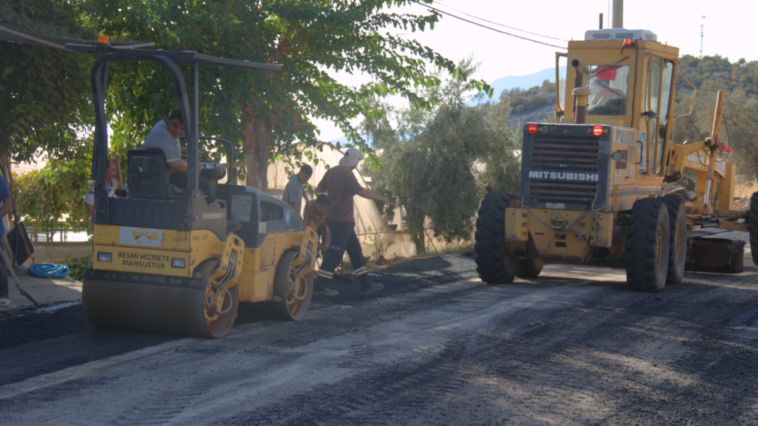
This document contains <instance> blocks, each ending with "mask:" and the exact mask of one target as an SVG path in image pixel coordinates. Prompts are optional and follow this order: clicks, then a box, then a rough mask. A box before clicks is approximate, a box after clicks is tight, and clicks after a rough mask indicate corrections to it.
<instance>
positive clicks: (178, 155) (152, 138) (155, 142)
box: [142, 119, 182, 164]
mask: <svg viewBox="0 0 758 426" xmlns="http://www.w3.org/2000/svg"><path fill="white" fill-rule="evenodd" d="M142 148H158V149H160V150H161V151H163V153H164V154H165V155H166V162H167V163H169V164H171V163H175V162H177V161H182V147H181V145H179V139H176V138H174V137H173V136H171V132H169V131H168V126H167V125H166V120H165V119H163V120H161V121H159V122H157V123H155V125H154V126H153V129H152V130H150V133H148V135H147V137H146V138H145V142H142Z"/></svg>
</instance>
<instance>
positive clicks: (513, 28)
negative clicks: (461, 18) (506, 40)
mask: <svg viewBox="0 0 758 426" xmlns="http://www.w3.org/2000/svg"><path fill="white" fill-rule="evenodd" d="M434 2H435V3H437V4H439V5H442V6H445V7H446V8H448V9H450V10H454V11H456V12H458V13H462V14H464V15H466V16H470V17H472V18H476V19H478V20H480V21H484V22H489V23H490V24H495V25H497V26H500V27H503V28H510V29H512V30H516V31H521V32H522V33H526V34H531V35H536V36H539V37H544V38H549V39H553V40H558V41H568V40H566V39H563V38H557V37H551V36H546V35H544V34H537V33H533V32H531V31H526V30H522V29H519V28H515V27H510V26H508V25H504V24H501V23H498V22H494V21H490V20H487V19H484V18H480V17H478V16H475V15H471V14H468V13H466V12H464V11H462V10H458V9H455V8H452V7H450V6H446V5H444V4H442V2H441V1H439V0H434ZM503 7H506V6H503Z"/></svg>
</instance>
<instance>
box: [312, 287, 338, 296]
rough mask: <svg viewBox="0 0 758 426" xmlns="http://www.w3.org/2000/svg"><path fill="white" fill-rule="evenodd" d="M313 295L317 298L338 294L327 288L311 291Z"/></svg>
mask: <svg viewBox="0 0 758 426" xmlns="http://www.w3.org/2000/svg"><path fill="white" fill-rule="evenodd" d="M313 294H318V295H319V296H336V295H338V294H340V293H339V292H338V291H337V290H330V289H329V287H321V288H317V289H314V290H313Z"/></svg>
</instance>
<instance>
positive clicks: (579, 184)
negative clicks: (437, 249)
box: [475, 28, 758, 291]
mask: <svg viewBox="0 0 758 426" xmlns="http://www.w3.org/2000/svg"><path fill="white" fill-rule="evenodd" d="M678 58H679V49H678V48H676V47H673V46H668V45H666V44H663V43H659V42H658V41H657V40H656V35H655V34H654V33H652V32H650V31H645V30H625V29H620V28H615V29H607V30H598V31H588V32H587V33H586V36H585V40H580V41H571V42H569V48H568V53H566V54H557V55H556V90H557V93H556V115H557V122H556V123H528V124H526V125H524V127H523V147H522V148H523V149H522V159H521V186H520V191H519V194H509V193H505V192H494V193H490V194H488V195H487V196H486V197H485V199H484V200H483V202H482V205H481V207H480V209H479V216H478V219H477V223H476V246H475V252H476V257H475V259H476V263H477V271H478V272H479V275H480V277H481V279H482V280H483V281H485V282H487V283H493V284H494V283H507V282H511V281H512V280H513V279H514V277H515V276H521V277H536V276H537V275H539V273H540V271H541V270H542V266H543V264H544V263H545V262H556V263H575V264H605V265H613V266H624V267H625V268H626V272H627V282H628V285H629V286H630V287H631V288H633V289H637V290H643V291H660V290H662V289H663V288H664V286H665V284H666V283H678V282H680V281H681V280H682V276H683V274H684V270H685V267H686V266H689V267H692V268H706V269H709V270H719V271H724V272H732V273H736V272H742V259H743V254H744V245H745V243H744V242H743V241H732V240H725V239H714V238H707V239H706V238H698V237H693V231H698V230H700V229H703V228H726V229H732V230H744V231H747V230H748V229H749V228H750V232H751V241H752V253H753V259H754V262H756V264H758V223H752V222H751V223H749V220H751V218H750V215H749V214H748V212H741V211H735V210H733V193H734V184H735V173H736V169H735V166H734V164H732V163H730V162H728V161H727V159H726V157H727V155H725V154H726V153H727V152H728V151H730V148H729V147H727V146H726V145H725V144H724V143H723V141H722V140H721V138H720V126H721V112H722V107H723V102H724V93H722V92H720V93H719V95H718V99H717V104H716V108H715V114H714V120H713V126H712V131H711V136H710V137H709V138H707V139H706V140H704V141H698V142H694V143H688V144H677V143H675V142H674V141H673V140H672V137H673V135H674V126H675V125H676V119H677V118H679V117H681V116H676V115H675V114H674V93H675V88H676V82H677V64H678ZM679 78H680V79H682V81H683V82H684V83H685V84H689V83H688V82H687V81H686V80H684V79H683V78H681V77H679ZM569 82H571V83H572V84H569ZM692 88H693V90H695V91H696V88H695V87H694V86H692ZM693 105H694V94H693V98H692V104H691V105H690V112H689V113H690V114H691V113H692V106H693ZM684 115H688V114H684ZM685 170H690V171H692V172H694V173H695V175H696V176H697V179H698V181H697V188H696V190H695V191H694V193H693V191H688V190H687V189H686V188H683V187H680V186H676V182H677V181H679V180H680V179H681V178H682V175H683V173H684V171H685ZM752 206H753V209H758V193H756V194H754V195H753V200H752ZM756 213H758V212H756ZM756 213H753V215H754V216H753V217H752V220H753V222H756V221H758V219H756V217H758V215H756Z"/></svg>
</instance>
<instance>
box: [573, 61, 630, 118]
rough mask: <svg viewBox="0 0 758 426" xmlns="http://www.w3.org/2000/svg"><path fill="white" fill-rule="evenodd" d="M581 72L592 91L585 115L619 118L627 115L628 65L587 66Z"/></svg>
mask: <svg viewBox="0 0 758 426" xmlns="http://www.w3.org/2000/svg"><path fill="white" fill-rule="evenodd" d="M582 71H583V72H584V75H586V76H587V83H586V85H587V86H588V87H589V88H590V90H591V91H592V94H591V95H590V96H589V98H588V100H587V103H588V104H589V106H588V108H587V115H594V116H619V115H626V113H627V104H628V102H627V99H628V94H629V65H588V66H584V67H583V69H582Z"/></svg>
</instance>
